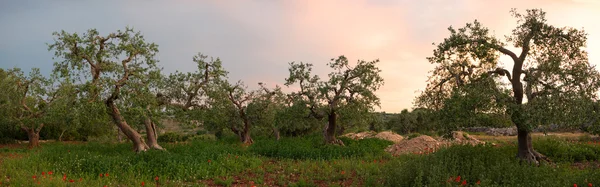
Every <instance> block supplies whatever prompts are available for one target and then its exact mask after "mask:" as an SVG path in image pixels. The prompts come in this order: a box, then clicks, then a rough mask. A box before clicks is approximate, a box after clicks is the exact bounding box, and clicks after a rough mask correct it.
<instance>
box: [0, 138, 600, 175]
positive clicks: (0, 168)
mask: <svg viewBox="0 0 600 187" xmlns="http://www.w3.org/2000/svg"><path fill="white" fill-rule="evenodd" d="M342 140H343V141H344V143H345V144H346V146H345V147H340V146H331V145H324V144H323V143H322V142H323V141H322V138H321V137H319V136H308V137H303V138H283V139H281V140H280V141H275V140H270V139H268V138H260V137H258V138H256V139H255V144H253V145H251V146H243V145H242V144H240V143H238V142H237V139H236V138H235V137H228V138H226V139H225V140H218V141H215V140H194V141H191V142H188V143H180V144H163V147H165V148H166V149H167V150H168V151H167V152H164V151H148V152H144V153H139V154H136V153H133V152H132V151H131V145H130V144H99V143H85V144H62V143H47V144H44V145H43V147H42V148H40V149H36V150H27V149H14V148H10V149H9V148H2V149H0V182H2V184H0V186H3V185H7V184H8V185H10V186H32V185H35V184H36V183H38V182H39V183H40V185H43V186H69V185H70V186H104V185H107V186H140V185H141V183H142V182H144V183H145V184H146V185H150V186H154V185H155V183H156V181H155V180H154V179H155V177H157V176H158V177H159V181H158V183H160V185H161V186H204V185H220V186H239V185H256V186H263V185H278V186H458V185H460V182H458V183H457V182H446V181H447V180H448V179H449V178H450V177H454V179H455V177H456V176H461V182H462V180H466V182H467V184H468V185H471V186H473V185H475V182H476V181H481V186H573V184H574V183H577V184H579V186H587V183H589V182H591V183H593V184H595V185H600V170H598V169H594V168H589V169H576V168H574V167H571V164H572V162H575V161H584V160H587V161H597V160H598V159H599V158H600V156H599V155H600V146H599V145H598V144H593V145H592V144H588V143H573V142H566V141H562V140H556V139H552V138H546V139H539V140H534V143H535V145H534V146H535V147H536V149H537V150H538V151H539V152H541V153H543V154H545V155H547V156H549V157H550V158H551V159H552V160H553V161H555V165H542V166H531V165H528V164H524V163H520V162H519V161H518V160H517V159H516V158H515V154H516V147H514V146H513V145H506V146H501V147H492V146H476V147H473V146H453V147H450V148H447V149H442V150H440V151H438V152H436V153H433V154H429V155H403V156H400V157H392V156H390V155H389V154H387V153H385V152H384V151H383V149H384V148H385V147H386V146H388V145H390V144H391V143H390V142H387V141H383V140H376V139H364V140H351V139H342ZM15 155H16V156H15ZM209 160H210V161H209ZM48 171H52V172H53V175H49V174H48V173H47V172H48ZM42 172H45V174H44V175H41V174H42ZM106 173H109V176H108V177H106V176H104V175H103V176H102V177H101V176H100V174H106ZM64 175H66V176H67V181H63V180H62V178H63V176H64ZM7 176H9V177H10V181H7ZM33 176H36V179H35V180H34V179H33ZM71 179H73V180H74V182H73V183H70V182H69V180H71Z"/></svg>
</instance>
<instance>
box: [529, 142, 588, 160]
mask: <svg viewBox="0 0 600 187" xmlns="http://www.w3.org/2000/svg"><path fill="white" fill-rule="evenodd" d="M590 143H591V142H590ZM533 147H534V148H535V149H536V150H537V151H538V152H540V153H542V154H544V155H546V156H548V157H549V158H550V159H552V161H554V162H581V161H596V160H598V159H600V146H599V145H596V144H588V142H579V143H569V142H567V141H564V140H559V139H557V138H544V139H538V140H537V141H536V140H534V141H533Z"/></svg>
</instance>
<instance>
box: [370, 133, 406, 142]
mask: <svg viewBox="0 0 600 187" xmlns="http://www.w3.org/2000/svg"><path fill="white" fill-rule="evenodd" d="M375 138H379V139H382V140H388V141H391V142H394V143H400V142H401V141H402V140H404V137H402V136H400V135H399V134H396V133H393V132H391V131H383V132H380V133H378V134H377V135H375Z"/></svg>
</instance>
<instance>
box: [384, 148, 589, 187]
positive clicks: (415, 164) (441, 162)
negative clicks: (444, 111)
mask: <svg viewBox="0 0 600 187" xmlns="http://www.w3.org/2000/svg"><path fill="white" fill-rule="evenodd" d="M516 151H517V149H516V147H514V146H505V147H498V148H496V147H491V146H482V145H480V146H475V147H473V146H470V145H462V146H453V147H450V148H447V149H442V150H440V151H438V152H436V153H434V154H430V155H426V156H416V155H406V156H403V157H401V158H399V159H396V160H392V161H390V162H389V164H388V165H387V166H386V167H385V168H386V170H387V171H384V173H385V174H386V175H387V176H386V180H385V182H386V185H387V186H445V185H450V186H457V184H460V183H456V182H447V181H448V180H449V179H451V178H452V177H454V178H452V179H453V180H455V179H456V177H457V176H461V181H462V180H466V181H467V184H473V183H475V182H476V181H481V185H482V186H572V185H573V183H579V184H587V183H588V182H591V183H594V184H596V183H599V182H600V178H599V177H600V172H595V171H593V170H576V169H572V168H570V167H568V165H559V166H557V167H552V166H546V165H542V166H539V167H538V166H533V165H529V164H526V163H522V162H520V161H519V160H518V159H516V158H515V156H514V155H515V154H516ZM584 182H585V183H584Z"/></svg>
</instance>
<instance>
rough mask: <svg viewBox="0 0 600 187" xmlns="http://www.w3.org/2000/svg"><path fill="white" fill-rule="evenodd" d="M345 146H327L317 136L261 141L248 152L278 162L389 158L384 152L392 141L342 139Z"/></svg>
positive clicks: (321, 138)
mask: <svg viewBox="0 0 600 187" xmlns="http://www.w3.org/2000/svg"><path fill="white" fill-rule="evenodd" d="M341 140H342V141H344V144H345V145H346V146H344V147H342V146H337V145H328V144H324V143H323V137H321V136H318V135H316V136H315V135H311V136H306V137H304V138H301V139H300V138H282V139H280V140H279V141H276V140H271V139H268V140H260V141H257V142H256V143H254V144H252V146H250V151H251V152H253V153H256V154H258V155H262V156H266V157H273V158H280V159H315V160H332V159H340V158H366V159H369V160H370V159H381V158H388V157H389V154H387V153H385V152H384V149H385V148H386V147H387V146H389V145H391V144H392V142H389V141H386V140H380V139H376V138H368V139H362V140H352V139H349V138H342V139H341Z"/></svg>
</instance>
